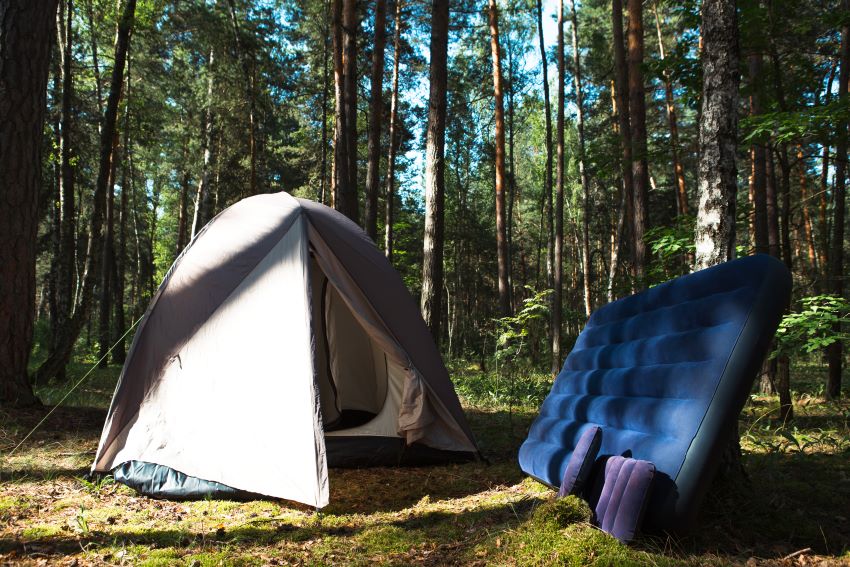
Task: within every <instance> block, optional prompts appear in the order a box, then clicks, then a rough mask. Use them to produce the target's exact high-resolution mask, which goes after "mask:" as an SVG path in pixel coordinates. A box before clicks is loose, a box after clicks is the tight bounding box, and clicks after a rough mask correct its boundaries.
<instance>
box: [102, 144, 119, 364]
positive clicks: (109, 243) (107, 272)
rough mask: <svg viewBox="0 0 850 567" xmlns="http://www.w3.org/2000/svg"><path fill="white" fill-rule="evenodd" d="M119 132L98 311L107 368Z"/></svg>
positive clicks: (114, 149) (108, 192)
mask: <svg viewBox="0 0 850 567" xmlns="http://www.w3.org/2000/svg"><path fill="white" fill-rule="evenodd" d="M118 139H119V138H118V130H117V129H116V130H115V135H114V136H113V138H112V157H111V163H110V164H109V180H108V181H107V183H106V195H104V198H105V199H106V202H105V204H104V205H105V219H104V231H103V258H102V259H101V261H100V309H99V310H98V315H99V318H98V343H99V344H98V358H99V359H100V361H99V364H98V366H99V367H100V368H106V367H107V364H108V360H107V358H106V355H107V353H108V352H109V347H110V346H111V344H112V341H110V340H109V331H110V329H109V323H110V320H111V315H112V295H113V289H112V283H113V282H112V274H113V272H114V271H115V256H114V252H113V250H114V244H115V173H116V165H117V163H116V162H117V159H116V157H117V155H118Z"/></svg>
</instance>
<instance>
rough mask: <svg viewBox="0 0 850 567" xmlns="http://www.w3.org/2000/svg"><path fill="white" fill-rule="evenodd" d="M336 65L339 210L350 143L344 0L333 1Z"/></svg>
mask: <svg viewBox="0 0 850 567" xmlns="http://www.w3.org/2000/svg"><path fill="white" fill-rule="evenodd" d="M332 29H333V63H334V160H333V184H332V186H331V205H332V206H333V207H334V208H336V209H337V210H339V205H340V201H339V194H340V191H342V188H343V186H345V185H348V177H349V176H348V143H347V142H346V140H347V138H346V136H347V134H346V132H347V128H346V117H347V115H346V112H345V68H344V66H343V54H342V53H343V44H342V42H343V39H342V0H333V28H332Z"/></svg>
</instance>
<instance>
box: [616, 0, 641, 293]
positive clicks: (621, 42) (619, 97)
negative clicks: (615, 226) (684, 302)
mask: <svg viewBox="0 0 850 567" xmlns="http://www.w3.org/2000/svg"><path fill="white" fill-rule="evenodd" d="M611 19H612V30H613V40H614V84H615V91H616V101H617V125H618V129H619V131H620V150H621V151H622V154H623V157H622V159H621V160H620V168H621V171H622V178H623V194H624V197H623V202H624V204H625V205H624V208H623V214H624V218H625V224H624V227H623V233H631V234H632V235H633V234H634V219H635V217H634V210H633V209H634V179H633V177H632V130H631V118H630V116H629V67H628V62H627V61H626V49H625V37H624V34H623V2H622V0H612V2H611ZM630 242H631V246H630V250H631V254H632V258H634V257H635V256H636V250H635V239H634V238H632V239H630ZM632 269H633V270H634V264H632ZM632 287H633V288H634V282H633V283H632ZM609 288H611V289H613V286H609ZM609 293H610V292H609Z"/></svg>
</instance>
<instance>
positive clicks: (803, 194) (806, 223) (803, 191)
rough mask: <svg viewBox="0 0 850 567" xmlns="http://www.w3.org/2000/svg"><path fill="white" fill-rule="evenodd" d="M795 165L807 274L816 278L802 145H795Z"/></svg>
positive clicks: (815, 251) (815, 252) (816, 262)
mask: <svg viewBox="0 0 850 567" xmlns="http://www.w3.org/2000/svg"><path fill="white" fill-rule="evenodd" d="M797 165H798V166H799V178H798V179H799V183H800V207H801V209H802V212H803V234H804V235H805V237H806V252H807V253H808V254H807V258H808V260H809V274H810V275H811V276H812V277H813V278H816V277H817V273H818V267H819V266H818V255H817V250H816V249H815V236H814V230H813V229H812V217H811V213H810V212H809V179H808V175H807V166H806V156H805V154H804V153H803V146H802V144H798V145H797Z"/></svg>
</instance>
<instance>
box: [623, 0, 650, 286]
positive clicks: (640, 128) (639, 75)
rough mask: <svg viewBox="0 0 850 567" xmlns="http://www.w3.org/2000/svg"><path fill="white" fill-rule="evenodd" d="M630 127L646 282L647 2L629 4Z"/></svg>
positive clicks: (641, 274) (638, 256)
mask: <svg viewBox="0 0 850 567" xmlns="http://www.w3.org/2000/svg"><path fill="white" fill-rule="evenodd" d="M628 32H629V53H628V62H629V67H628V68H629V79H628V80H629V126H630V128H631V134H632V185H633V187H634V188H633V194H632V199H633V201H634V205H633V212H634V235H633V236H634V239H635V258H634V261H635V273H636V275H637V278H638V281H639V285H640V286H642V287H644V286H645V285H646V283H645V282H644V278H645V276H646V263H647V258H646V242H644V233H645V232H646V226H647V215H648V212H649V210H648V207H649V169H648V166H647V156H646V100H645V99H646V95H645V91H644V85H643V69H642V66H643V2H642V1H641V0H635V1H632V2H629V28H628Z"/></svg>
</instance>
